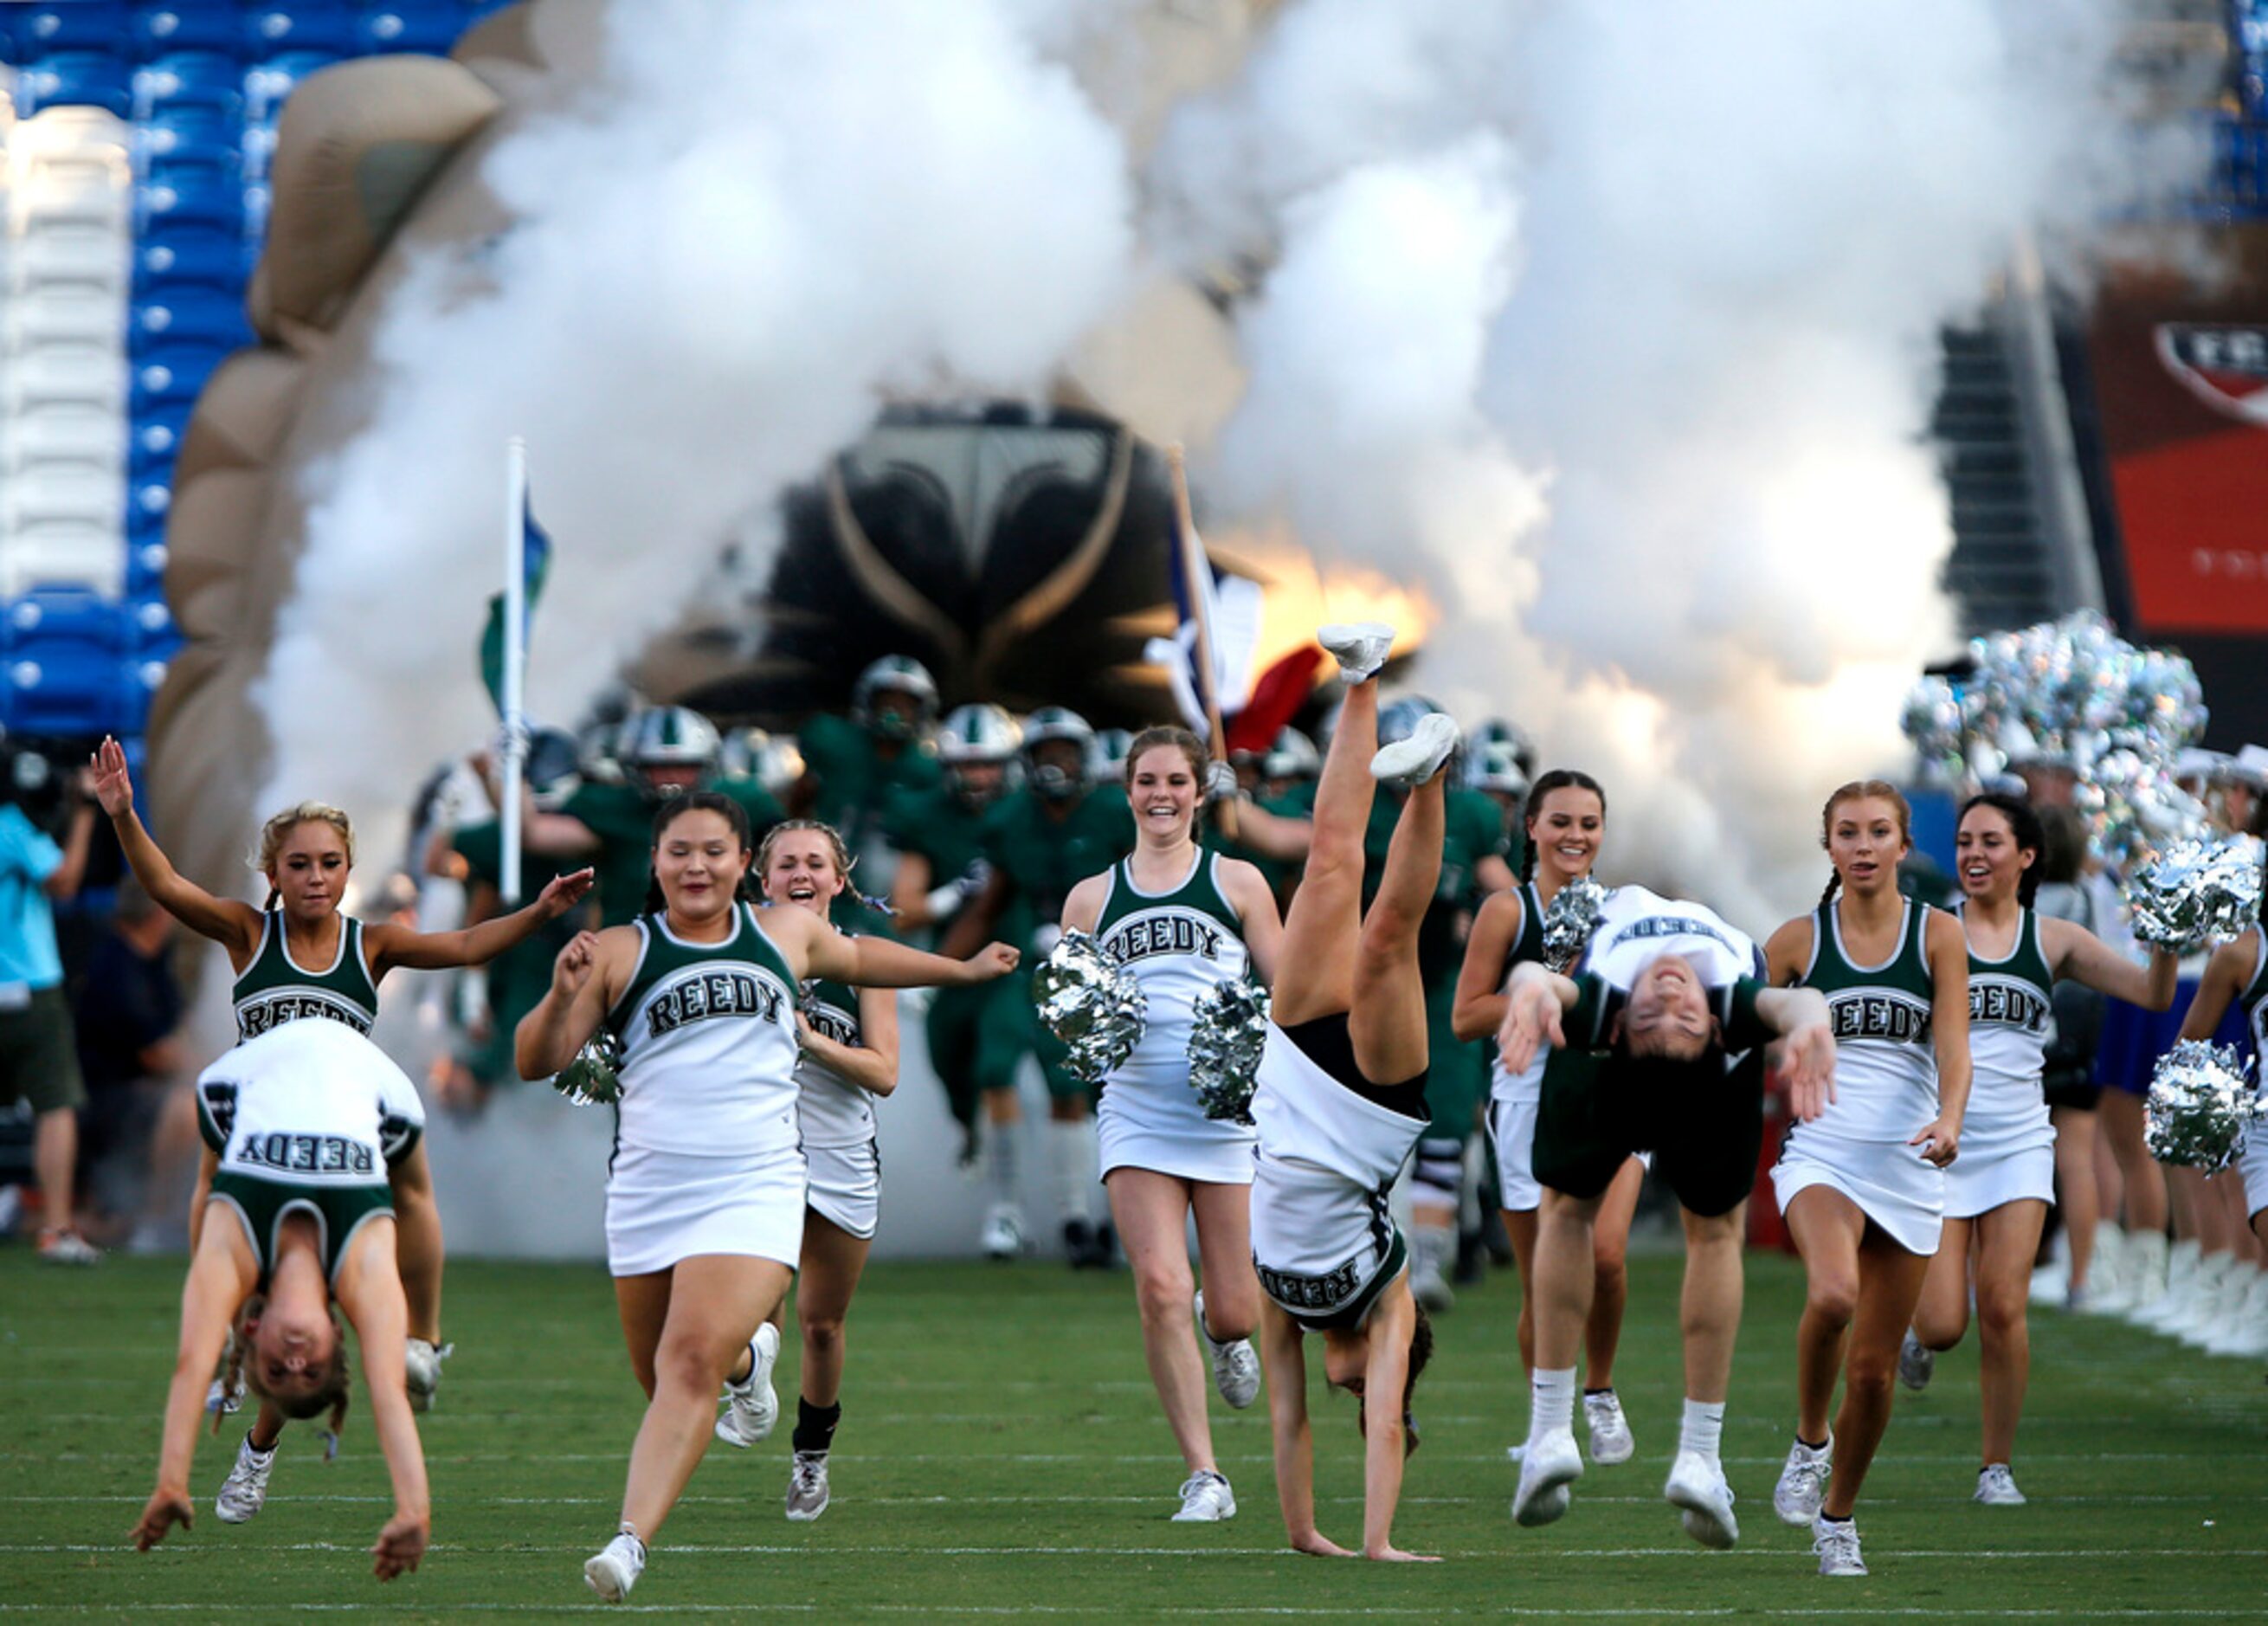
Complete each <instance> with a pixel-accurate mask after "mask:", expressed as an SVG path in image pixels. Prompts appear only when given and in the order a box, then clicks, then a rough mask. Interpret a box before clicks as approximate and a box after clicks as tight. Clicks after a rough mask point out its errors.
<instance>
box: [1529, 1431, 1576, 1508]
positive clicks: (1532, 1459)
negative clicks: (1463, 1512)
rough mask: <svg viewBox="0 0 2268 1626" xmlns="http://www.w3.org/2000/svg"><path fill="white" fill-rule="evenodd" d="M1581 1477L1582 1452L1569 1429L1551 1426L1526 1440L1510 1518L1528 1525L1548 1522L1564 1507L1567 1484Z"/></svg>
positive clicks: (1567, 1495)
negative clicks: (1539, 1437) (1541, 1434)
mask: <svg viewBox="0 0 2268 1626" xmlns="http://www.w3.org/2000/svg"><path fill="white" fill-rule="evenodd" d="M1582 1477H1583V1453H1582V1452H1580V1451H1578V1450H1576V1449H1575V1433H1574V1430H1572V1429H1554V1430H1551V1432H1550V1433H1549V1434H1547V1435H1545V1436H1544V1437H1543V1438H1542V1439H1531V1440H1530V1441H1528V1453H1527V1455H1525V1456H1523V1457H1522V1458H1521V1460H1520V1488H1519V1489H1516V1490H1514V1491H1513V1493H1512V1522H1513V1524H1515V1525H1521V1526H1527V1527H1528V1528H1530V1529H1532V1528H1534V1527H1535V1526H1537V1525H1548V1524H1550V1522H1551V1521H1552V1520H1553V1519H1557V1518H1559V1517H1560V1516H1561V1515H1562V1514H1564V1513H1565V1512H1566V1511H1567V1503H1568V1501H1569V1499H1570V1495H1571V1493H1570V1492H1569V1490H1568V1489H1567V1487H1568V1486H1570V1485H1572V1484H1573V1483H1574V1482H1576V1481H1577V1480H1579V1479H1580V1478H1582Z"/></svg>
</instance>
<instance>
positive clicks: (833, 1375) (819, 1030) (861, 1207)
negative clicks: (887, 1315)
mask: <svg viewBox="0 0 2268 1626" xmlns="http://www.w3.org/2000/svg"><path fill="white" fill-rule="evenodd" d="M851 865H852V860H851V854H850V852H849V850H848V849H847V848H846V847H845V846H844V845H843V838H842V837H841V836H840V835H839V834H837V833H836V831H835V828H834V827H833V826H832V825H829V824H821V823H819V822H818V821H817V820H815V819H807V818H798V819H790V820H788V821H786V822H785V823H784V824H775V825H773V826H772V828H771V829H770V831H767V832H766V833H765V835H764V839H763V842H762V845H761V846H758V847H757V849H756V874H757V877H758V883H759V884H760V885H761V886H762V889H763V895H764V902H765V903H766V904H767V905H769V906H770V907H771V908H775V909H776V908H778V907H779V906H780V905H789V906H791V907H794V908H799V909H806V910H808V911H810V912H811V913H814V914H815V915H817V916H818V917H819V918H820V919H821V920H827V919H828V911H829V905H832V904H833V903H834V901H835V899H836V898H839V897H841V896H842V895H843V892H844V891H845V890H846V889H847V888H848V887H849V886H850V876H851ZM851 897H852V898H853V899H854V900H857V899H858V894H857V893H856V892H852V893H851ZM764 918H765V919H767V920H769V919H770V918H771V917H770V915H769V914H767V915H766V916H765V917H764ZM796 1038H797V1042H798V1043H799V1045H801V1046H802V1049H803V1054H802V1058H801V1060H799V1061H798V1062H797V1063H796V1085H797V1090H798V1093H797V1096H796V1122H797V1125H798V1126H799V1131H800V1133H801V1135H802V1140H803V1156H804V1162H805V1164H806V1183H805V1193H804V1214H803V1254H802V1258H801V1260H800V1261H799V1268H798V1270H797V1278H796V1290H795V1319H796V1324H797V1326H798V1327H799V1329H800V1330H801V1332H802V1335H803V1366H802V1380H801V1393H800V1394H799V1396H798V1398H797V1401H796V1420H795V1434H794V1437H793V1438H794V1449H795V1460H794V1462H793V1465H792V1467H791V1468H790V1470H789V1474H788V1487H787V1516H788V1517H789V1518H790V1519H793V1520H795V1521H796V1522H798V1523H799V1524H807V1523H809V1522H810V1521H811V1520H813V1519H817V1518H818V1517H819V1516H820V1515H821V1513H823V1512H825V1511H827V1504H828V1499H829V1494H830V1493H829V1491H828V1482H827V1456H828V1452H829V1451H830V1450H832V1449H833V1447H834V1442H835V1430H836V1425H837V1424H838V1423H841V1422H842V1420H843V1403H842V1393H843V1318H844V1317H845V1316H846V1315H848V1314H849V1313H850V1310H851V1295H852V1294H853V1293H855V1292H857V1291H858V1277H859V1275H861V1273H863V1272H864V1271H865V1268H866V1253H867V1250H868V1249H869V1248H871V1247H873V1244H874V1230H875V1227H876V1225H877V1224H878V1223H880V1219H881V1208H882V1158H881V1153H880V1149H878V1148H877V1147H876V1145H875V1142H874V1103H875V1102H876V1101H877V1100H879V1099H880V1098H882V1097H884V1096H886V1095H888V1094H889V1093H890V1092H891V1091H892V1090H895V1089H896V1088H897V1087H898V1000H897V995H896V994H895V993H894V992H892V991H891V990H890V989H887V988H855V989H854V988H851V987H845V986H844V985H843V984H842V983H840V982H826V981H808V982H806V983H805V984H804V985H803V1001H802V1009H800V1010H799V1012H798V1013H797V1016H796ZM783 1313H784V1305H783V1306H782V1307H781V1308H779V1309H775V1310H774V1311H773V1312H772V1319H770V1320H768V1321H766V1322H765V1323H764V1324H763V1326H762V1327H758V1328H757V1329H756V1335H755V1338H754V1339H752V1340H750V1341H749V1345H750V1348H749V1369H748V1374H747V1377H746V1378H742V1379H741V1380H740V1382H738V1383H727V1384H726V1385H725V1401H726V1404H725V1410H724V1411H723V1412H722V1413H721V1414H720V1415H718V1419H717V1438H718V1439H721V1440H723V1441H724V1442H725V1444H727V1445H740V1446H747V1445H755V1443H756V1442H757V1441H758V1440H761V1439H763V1438H766V1437H767V1436H769V1435H770V1433H771V1430H772V1423H773V1422H774V1420H775V1419H776V1417H777V1415H778V1411H779V1402H778V1401H777V1399H776V1398H775V1397H774V1395H773V1393H772V1386H771V1366H772V1362H773V1361H774V1360H775V1359H776V1358H777V1356H778V1353H779V1322H780V1319H781V1316H782V1315H783Z"/></svg>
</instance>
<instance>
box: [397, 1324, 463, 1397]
mask: <svg viewBox="0 0 2268 1626" xmlns="http://www.w3.org/2000/svg"><path fill="white" fill-rule="evenodd" d="M456 1352H457V1346H456V1345H454V1344H443V1345H441V1346H440V1348H438V1349H436V1348H434V1347H433V1346H432V1345H431V1344H429V1343H427V1342H426V1341H424V1340H423V1338H412V1339H410V1340H409V1341H408V1343H407V1344H405V1345H404V1346H403V1348H402V1355H403V1357H404V1364H405V1366H406V1367H407V1368H408V1373H409V1409H410V1410H412V1411H431V1410H432V1409H433V1395H434V1393H435V1391H437V1390H438V1389H439V1388H440V1386H441V1363H442V1362H444V1361H446V1360H447V1359H448V1358H449V1357H450V1356H453V1355H454V1354H455V1353H456Z"/></svg>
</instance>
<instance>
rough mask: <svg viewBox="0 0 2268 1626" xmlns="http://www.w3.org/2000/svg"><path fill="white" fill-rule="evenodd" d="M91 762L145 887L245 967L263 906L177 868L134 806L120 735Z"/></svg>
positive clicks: (98, 796) (99, 792)
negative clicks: (210, 887)
mask: <svg viewBox="0 0 2268 1626" xmlns="http://www.w3.org/2000/svg"><path fill="white" fill-rule="evenodd" d="M90 770H91V772H92V775H93V792H94V799H95V802H97V804H98V805H99V806H100V807H101V809H102V810H103V811H104V812H105V813H107V814H108V815H109V816H110V827H111V829H112V830H113V831H116V832H117V836H118V846H119V850H120V851H121V852H122V853H124V854H126V862H127V864H128V865H129V867H130V868H132V869H133V871H134V878H135V879H136V881H139V882H140V883H142V890H143V891H145V892H147V893H149V894H150V896H151V898H154V899H156V900H157V903H158V907H159V908H161V909H163V910H165V911H166V913H168V914H170V915H172V916H173V918H174V919H175V920H179V921H180V923H181V924H182V925H184V926H186V927H188V928H189V929H190V930H191V931H193V932H195V933H196V934H197V935H199V936H201V937H210V938H211V939H212V940H213V941H214V942H217V943H218V944H220V946H221V947H222V948H224V949H225V950H228V956H229V959H230V961H231V963H232V964H233V965H235V967H236V969H237V970H239V971H242V970H243V969H244V967H245V965H246V963H247V962H248V961H249V960H250V959H251V958H252V956H253V954H254V951H256V950H258V949H259V947H260V926H261V920H260V911H258V910H257V909H254V907H253V906H252V905H250V904H247V903H245V902H243V901H241V900H240V899H238V898H216V897H214V896H213V895H212V894H211V893H210V892H208V891H205V889H204V888H203V887H201V886H199V885H198V884H197V883H195V882H194V881H192V880H189V879H188V877H187V876H183V875H182V874H181V873H180V871H179V870H177V869H175V868H173V863H172V861H170V860H169V859H167V858H166V854H165V853H164V852H163V851H162V850H161V849H160V848H159V847H158V844H157V843H156V842H155V841H153V840H151V838H150V832H149V831H147V830H144V828H143V827H142V820H141V818H140V817H139V816H138V815H137V814H136V812H135V811H134V783H133V780H132V779H131V778H130V777H129V774H128V772H127V768H126V750H125V748H124V747H123V746H122V745H120V744H119V743H118V742H117V741H116V740H114V739H107V738H106V739H105V740H104V741H103V742H102V745H101V747H100V749H99V750H97V751H96V752H95V753H94V758H93V760H92V763H91V764H90Z"/></svg>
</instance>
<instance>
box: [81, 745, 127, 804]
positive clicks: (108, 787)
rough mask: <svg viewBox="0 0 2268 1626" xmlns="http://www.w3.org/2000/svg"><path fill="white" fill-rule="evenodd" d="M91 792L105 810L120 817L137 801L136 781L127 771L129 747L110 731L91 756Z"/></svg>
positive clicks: (89, 768)
mask: <svg viewBox="0 0 2268 1626" xmlns="http://www.w3.org/2000/svg"><path fill="white" fill-rule="evenodd" d="M86 769H87V794H88V795H92V797H93V798H94V799H95V801H96V802H98V803H99V804H100V806H101V808H102V810H103V812H104V813H105V814H107V815H108V816H109V817H112V818H116V817H118V816H119V815H120V814H121V813H123V812H125V811H126V810H127V809H129V808H131V807H132V806H133V805H134V781H133V779H132V778H131V776H129V774H128V772H127V771H126V748H125V747H124V746H122V745H121V744H120V743H118V742H117V741H116V740H114V739H112V738H111V737H109V736H108V735H104V736H103V741H102V743H101V745H100V746H99V747H98V748H97V749H96V750H95V753H94V755H93V756H92V757H90V758H87V764H86Z"/></svg>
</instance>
